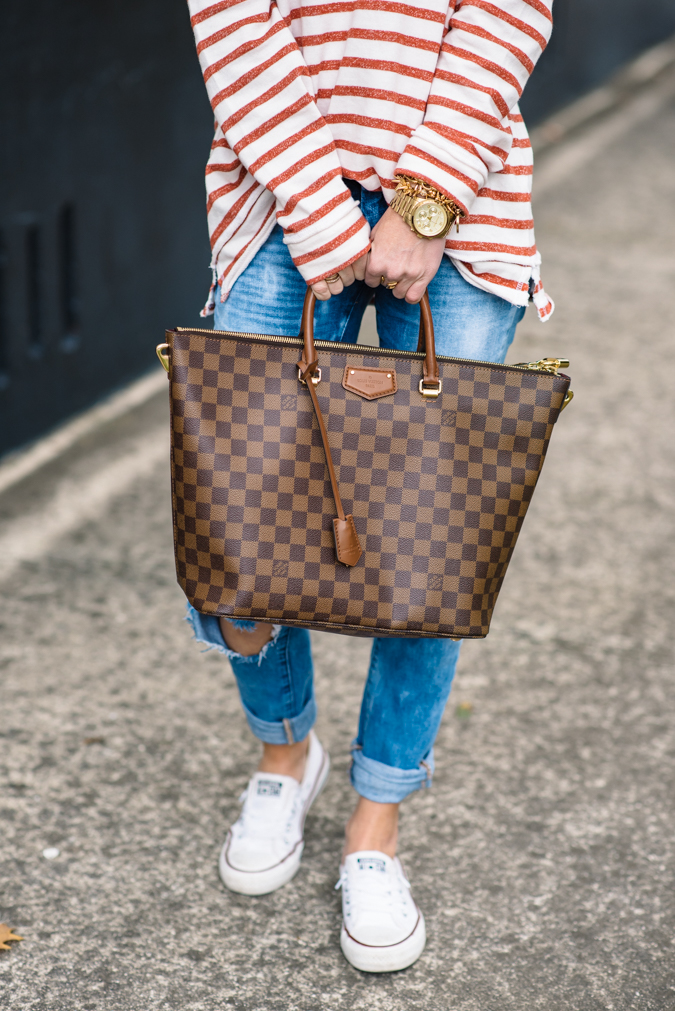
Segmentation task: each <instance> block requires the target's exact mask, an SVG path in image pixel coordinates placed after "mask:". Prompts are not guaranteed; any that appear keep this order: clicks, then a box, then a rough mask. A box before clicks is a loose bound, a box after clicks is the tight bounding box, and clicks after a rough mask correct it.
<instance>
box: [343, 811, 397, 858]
mask: <svg viewBox="0 0 675 1011" xmlns="http://www.w3.org/2000/svg"><path fill="white" fill-rule="evenodd" d="M398 807H399V805H398V804H379V803H377V802H376V801H373V800H366V798H365V797H359V801H358V804H357V805H356V808H355V810H354V813H353V814H352V816H351V818H350V819H349V821H348V822H347V828H346V831H345V845H344V850H343V852H342V856H343V858H344V857H346V856H348V855H349V854H350V853H358V852H359V851H360V850H377V851H378V852H380V853H386V854H387V856H389V857H394V856H396V846H397V843H398Z"/></svg>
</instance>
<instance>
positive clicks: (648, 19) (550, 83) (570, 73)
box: [521, 0, 675, 126]
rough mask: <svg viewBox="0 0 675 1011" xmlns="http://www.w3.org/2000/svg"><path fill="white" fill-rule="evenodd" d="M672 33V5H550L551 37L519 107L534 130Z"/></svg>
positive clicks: (644, 1) (597, 1)
mask: <svg viewBox="0 0 675 1011" xmlns="http://www.w3.org/2000/svg"><path fill="white" fill-rule="evenodd" d="M673 32H675V0H554V3H553V35H552V36H551V41H550V42H549V44H548V47H547V49H546V51H545V53H544V55H543V56H542V58H541V60H540V61H539V63H538V64H537V67H536V69H535V72H534V74H533V75H532V78H531V79H530V81H529V82H528V85H527V87H526V88H525V93H524V95H523V100H522V102H521V108H522V112H523V115H524V117H525V119H526V121H527V122H528V123H529V124H530V125H532V126H533V125H534V124H535V123H537V122H538V121H540V120H542V119H544V118H545V117H546V116H550V115H551V114H552V113H553V112H555V111H556V110H557V109H560V108H561V107H562V106H563V105H566V104H567V103H568V102H571V101H573V100H574V99H575V98H579V97H580V96H581V95H583V94H584V92H586V91H589V90H590V89H591V88H594V87H595V86H596V85H598V84H600V83H601V82H602V81H604V80H605V78H607V77H608V76H609V75H610V74H612V73H613V72H614V71H615V70H617V69H618V68H619V67H620V66H621V64H622V63H626V62H627V61H628V60H630V59H632V58H633V57H634V56H637V55H638V54H639V53H641V52H642V51H643V50H644V49H648V48H649V47H650V46H653V45H656V43H657V42H661V41H663V40H664V39H666V38H667V37H668V36H669V35H672V34H673Z"/></svg>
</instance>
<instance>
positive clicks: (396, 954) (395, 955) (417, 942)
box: [340, 913, 427, 972]
mask: <svg viewBox="0 0 675 1011" xmlns="http://www.w3.org/2000/svg"><path fill="white" fill-rule="evenodd" d="M426 943H427V932H426V927H425V925H424V917H423V916H422V914H421V913H420V918H419V920H418V921H417V924H416V926H415V929H414V930H413V932H412V934H410V935H409V936H408V937H406V938H405V939H404V940H403V941H400V942H399V943H398V944H390V945H386V946H383V947H377V946H375V945H371V944H360V943H359V941H355V940H354V938H353V937H351V936H350V934H348V933H347V929H346V927H345V925H344V924H343V925H342V932H341V933H340V947H341V948H342V954H343V955H344V956H345V958H346V959H347V961H348V962H349V963H350V965H353V966H354V968H355V969H360V970H361V972H397V971H398V970H399V969H407V968H408V966H409V965H412V964H413V962H416V961H417V959H418V958H419V957H420V955H421V954H422V952H423V951H424V947H425V945H426Z"/></svg>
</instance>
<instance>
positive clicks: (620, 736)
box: [0, 98, 675, 1011]
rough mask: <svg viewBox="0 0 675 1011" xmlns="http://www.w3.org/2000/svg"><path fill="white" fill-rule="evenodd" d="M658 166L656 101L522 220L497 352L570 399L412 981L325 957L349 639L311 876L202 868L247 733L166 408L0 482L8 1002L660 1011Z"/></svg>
mask: <svg viewBox="0 0 675 1011" xmlns="http://www.w3.org/2000/svg"><path fill="white" fill-rule="evenodd" d="M556 150H557V149H554V150H553V151H551V152H548V153H547V157H548V158H555V157H556ZM673 152H675V102H674V101H673V100H672V98H671V99H670V100H668V101H664V103H662V104H661V106H660V108H659V110H657V112H656V115H654V116H652V117H651V118H646V119H645V118H643V119H641V120H640V121H637V122H632V125H631V126H630V129H629V130H628V132H625V131H624V132H623V133H622V132H621V131H618V132H617V131H615V132H614V134H612V136H611V137H610V138H609V139H608V140H607V143H606V144H605V146H604V147H601V148H600V149H598V148H597V146H596V147H595V148H592V150H591V152H590V154H589V155H588V156H587V157H586V159H585V160H584V159H581V160H579V159H578V158H577V161H576V163H575V168H574V171H573V173H572V174H571V175H569V177H566V178H563V179H560V178H556V179H555V182H554V183H550V184H549V185H548V186H547V189H546V192H545V194H544V195H542V198H541V199H540V200H539V201H538V203H537V206H536V214H537V230H538V231H537V234H538V240H539V244H540V246H541V248H542V250H543V254H544V257H545V266H544V279H545V282H546V286H547V289H548V290H549V292H550V293H551V294H552V296H553V297H554V299H555V300H556V302H557V311H556V314H555V316H554V317H553V319H552V321H551V322H550V323H549V324H547V325H546V326H541V325H540V324H539V323H538V322H537V320H536V319H535V317H534V314H533V313H528V315H527V317H526V320H525V322H524V323H523V324H522V325H521V328H520V331H519V334H518V336H517V339H516V344H515V345H514V347H513V349H512V352H511V353H510V355H509V360H510V361H521V360H524V359H528V360H531V359H533V358H539V357H542V356H547V355H559V356H563V355H566V356H568V357H569V358H570V359H571V361H572V365H571V369H570V372H571V375H572V377H573V388H574V391H575V394H576V399H575V400H574V402H573V404H572V405H571V406H570V408H569V409H568V410H567V411H566V412H565V413H564V415H563V416H562V418H561V420H560V422H559V425H558V426H557V429H556V431H555V432H554V437H553V441H552V445H551V449H550V453H549V457H548V459H547V462H546V467H545V469H544V473H543V477H542V479H541V482H540V485H539V487H538V490H537V494H536V495H535V498H534V502H533V505H532V507H531V510H530V512H529V514H528V517H527V520H526V523H525V525H524V528H523V534H522V537H521V541H520V543H519V544H518V548H517V550H516V553H515V556H514V561H513V563H512V566H511V569H510V571H509V574H508V576H507V579H506V581H505V584H504V589H503V591H502V595H501V598H500V601H499V603H498V606H497V610H496V615H495V620H494V624H493V628H492V631H491V633H490V635H489V637H488V639H487V640H485V641H484V642H480V643H467V644H465V645H464V647H463V653H462V658H461V661H460V668H459V672H458V676H457V680H456V684H455V686H454V688H453V693H452V696H451V702H450V704H449V707H448V712H447V715H446V719H445V722H444V725H443V728H442V730H441V733H440V737H439V741H438V745H437V749H436V758H437V773H436V778H435V782H434V787H433V790H431V791H428V792H425V793H423V794H422V793H420V794H418V795H416V796H414V797H413V798H411V799H410V800H409V801H408V802H407V803H406V805H405V806H404V812H403V821H402V839H401V852H402V855H403V858H404V860H405V863H406V868H407V871H408V874H409V876H410V878H411V880H412V882H413V885H414V890H415V896H416V898H417V900H418V902H419V904H420V905H421V906H422V908H423V910H424V912H425V915H426V918H427V924H428V931H429V943H428V947H427V949H426V952H425V953H424V955H423V957H422V958H421V959H420V960H419V962H418V963H417V964H416V965H415V966H413V967H412V968H411V969H409V970H407V971H406V972H403V973H399V974H395V975H391V976H382V977H380V976H367V975H364V974H361V973H359V972H357V971H356V970H354V969H352V968H351V967H350V966H349V965H347V964H346V963H345V961H344V960H343V958H342V955H341V953H340V950H339V945H338V928H339V923H340V912H339V897H338V894H337V893H335V892H334V890H333V886H334V883H335V880H336V877H337V860H338V855H339V849H340V841H341V832H342V826H343V823H344V820H345V818H346V816H347V815H348V812H349V809H350V805H351V803H352V795H351V791H350V788H349V786H348V781H347V768H348V760H349V759H348V745H349V741H350V739H351V737H352V736H353V733H354V730H355V726H356V719H357V712H358V704H359V697H360V691H361V688H362V684H363V679H364V674H365V670H366V666H367V657H368V650H369V644H368V643H367V642H366V641H361V640H354V639H349V638H340V639H338V638H337V637H335V636H330V637H329V636H321V635H318V636H315V645H316V663H317V692H318V699H319V704H320V717H319V724H318V728H317V729H318V732H319V735H320V736H321V738H322V740H324V741H325V743H326V744H327V745H328V746H329V748H330V751H331V753H332V756H333V772H332V774H331V777H330V780H329V783H328V787H327V789H326V790H325V792H324V794H323V795H322V797H321V798H320V800H319V801H318V803H317V804H316V806H315V808H314V809H313V813H312V814H311V816H310V818H309V820H308V825H307V847H306V852H305V857H304V861H303V866H302V869H301V872H300V873H299V875H298V876H297V878H296V879H295V880H294V881H293V882H292V883H291V884H290V885H289V886H287V887H286V888H284V889H282V890H281V891H279V892H277V893H275V894H273V895H270V896H266V897H262V898H257V899H247V898H244V897H238V896H233V895H230V894H227V893H226V892H225V891H224V889H223V888H222V887H221V885H220V883H219V880H218V877H217V872H216V858H217V853H218V849H219V846H220V844H221V842H222V839H223V837H224V833H225V831H226V828H227V825H228V823H229V822H230V821H231V820H232V819H233V818H234V817H235V816H236V812H237V810H238V805H237V797H238V795H239V793H240V791H241V789H242V788H243V786H244V785H245V782H246V779H247V777H248V775H249V773H250V770H251V769H252V767H253V765H254V762H255V760H256V745H255V742H254V741H253V739H252V738H251V736H250V734H249V732H248V730H247V728H246V725H245V723H244V720H243V718H242V715H241V713H240V710H239V706H238V701H237V695H236V691H235V687H234V683H233V679H232V677H231V674H230V673H229V670H228V668H227V664H226V663H224V662H223V660H222V659H221V658H219V657H218V656H216V655H214V654H211V653H200V652H199V650H198V648H197V647H195V646H194V645H193V643H192V642H191V640H190V635H189V630H188V627H187V625H186V624H185V623H184V622H182V621H181V617H182V612H183V603H182V597H181V593H180V591H179V589H178V587H177V586H176V584H175V579H174V573H173V561H172V554H171V528H170V515H169V487H168V476H167V467H166V462H165V456H164V451H163V450H162V446H164V447H165V446H166V436H167V433H166V404H165V400H164V396H163V395H162V396H161V397H155V398H154V399H152V400H150V401H148V402H147V403H146V404H143V405H141V406H138V407H137V408H136V409H135V410H133V411H131V412H130V413H128V414H126V415H125V416H124V417H123V418H118V419H116V420H113V421H112V422H110V423H109V424H108V425H107V426H105V427H104V428H102V429H100V430H97V431H96V432H93V433H90V434H88V435H86V436H85V437H84V438H83V439H81V440H80V441H79V442H77V443H76V444H75V445H74V446H73V447H71V448H70V449H69V450H68V451H67V452H66V453H65V454H64V455H63V456H62V457H60V458H58V459H57V460H55V461H53V462H52V463H50V464H48V465H47V466H45V467H44V468H42V469H41V470H40V471H38V472H37V473H35V474H34V475H32V476H31V477H29V478H26V479H25V480H24V481H23V482H22V483H21V484H18V485H16V486H15V487H13V488H11V489H9V490H7V491H6V492H5V493H4V495H2V496H0V520H2V522H3V529H4V533H1V534H0V538H5V540H4V542H3V543H4V544H5V545H9V544H10V542H11V544H12V545H13V546H12V552H13V554H11V557H10V554H9V548H7V552H6V553H5V555H4V556H3V557H4V563H3V558H2V557H0V573H1V574H2V583H1V585H0V594H1V596H2V612H1V613H0V671H1V681H0V707H1V715H0V777H1V783H2V794H1V798H0V833H1V835H0V839H1V840H2V846H0V878H1V881H2V890H1V895H0V921H1V922H6V923H7V924H9V925H10V926H11V927H14V928H15V929H16V930H17V932H18V933H19V934H21V935H23V936H24V938H25V939H24V940H23V941H22V942H20V943H16V944H15V945H14V947H13V949H12V950H11V951H9V952H8V951H4V952H0V993H1V997H0V1004H1V1006H2V1007H3V1008H4V1009H6V1011H29V1009H30V1011H90V1009H91V1011H94V1009H95V1011H98V1009H103V1008H105V1009H108V1008H110V1009H115V1011H150V1009H170V1011H225V1009H232V1011H277V1009H278V1011H324V1009H325V1011H328V1009H330V1011H361V1009H363V1011H366V1009H367V1011H412V1009H415V1011H417V1009H419V1011H533V1009H541V1011H629V1009H630V1011H668V1009H673V1008H675V896H674V892H673V872H674V862H673V858H674V852H675V843H674V839H673V836H674V829H675V812H674V810H673V793H674V790H673V786H674V781H675V779H674V773H675V704H674V701H673V698H674V692H673V682H674V674H675V662H674V659H673V639H674V638H675V621H674V619H673V598H674V597H675V577H674V576H673V571H674V569H675V558H674V554H675V552H674V539H673V534H674V530H673V526H674V523H673V506H674V500H675V475H674V468H673V464H674V463H675V460H674V457H675V451H674V446H675V439H674V437H673V433H674V432H675V417H674V414H675V409H674V397H673V389H674V387H675V366H674V360H675V355H674V353H673V338H674V337H675V324H674V322H673V320H674V318H675V248H674V241H673V235H674V234H675V172H674V171H673ZM546 171H548V174H549V178H551V176H552V175H553V176H555V171H554V169H546ZM542 176H543V173H542ZM149 339H154V338H153V336H152V335H150V337H149ZM153 447H159V448H154V449H153ZM139 454H140V455H139ZM143 454H145V455H143ZM129 461H132V462H131V463H130V462H129ZM133 461H135V462H133ZM111 468H113V469H111ZM115 468H116V469H115ZM83 489H88V491H87V492H86V494H85V492H83ZM92 489H93V490H92ZM101 489H103V491H102V490H101ZM87 495H89V498H88V499H87V497H86V496H87ZM54 503H60V504H59V505H58V508H56V507H55V505H54ZM59 510H60V511H59ZM55 516H57V519H56V520H55V519H54V517H55ZM58 517H60V519H58ZM49 524H51V526H49ZM45 530H47V531H48V532H47V534H45V533H44V531H45ZM31 531H32V532H31ZM39 531H43V535H41V536H42V540H39V538H38V539H37V540H36V539H35V538H36V537H37V532H39ZM31 537H32V538H33V540H31ZM2 555H3V552H0V556H2ZM3 564H4V568H3V567H2V566H3ZM465 702H469V703H471V706H472V709H471V711H470V713H471V714H470V716H468V718H466V717H464V716H458V715H457V711H458V708H457V707H458V706H460V704H461V703H465ZM459 712H460V714H461V713H464V712H466V707H461V708H460V709H459ZM50 847H51V848H57V849H58V850H59V855H58V856H57V857H55V858H53V859H47V858H45V857H44V856H43V851H44V850H45V849H48V848H50Z"/></svg>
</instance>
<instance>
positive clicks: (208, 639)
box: [185, 602, 287, 744]
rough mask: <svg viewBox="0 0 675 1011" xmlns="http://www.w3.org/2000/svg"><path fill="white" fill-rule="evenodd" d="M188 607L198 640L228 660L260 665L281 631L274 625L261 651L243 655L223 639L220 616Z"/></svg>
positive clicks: (246, 624)
mask: <svg viewBox="0 0 675 1011" xmlns="http://www.w3.org/2000/svg"><path fill="white" fill-rule="evenodd" d="M186 608H187V611H186V614H185V620H186V621H187V622H188V623H189V625H190V626H191V628H192V631H193V632H194V636H195V639H196V641H197V642H203V643H204V645H205V646H206V647H207V648H208V649H215V650H217V651H218V652H219V653H223V654H224V655H225V656H226V657H227V658H228V660H232V659H235V658H236V659H237V660H240V661H243V662H244V663H246V662H249V663H257V664H258V666H260V664H261V663H262V661H263V658H264V656H265V654H266V653H267V651H268V649H269V648H270V646H271V645H272V644H273V643H274V642H275V641H276V638H277V636H278V635H279V632H280V631H281V625H273V626H272V638H271V639H270V641H269V642H266V643H265V645H264V646H263V648H262V649H261V650H260V652H259V653H254V654H253V655H252V656H242V655H241V653H235V651H234V650H233V649H230V648H229V646H228V645H227V643H226V642H225V640H224V639H223V633H222V632H221V631H220V620H219V619H218V618H216V617H214V616H213V615H211V614H200V613H199V611H196V610H195V609H194V607H193V606H192V604H190V603H189V602H186ZM226 620H227V621H231V622H232V624H233V625H234V626H235V628H242V629H248V630H250V629H253V628H255V626H256V622H255V621H247V620H245V619H239V618H227V619H226ZM269 743H270V744H273V743H277V742H276V741H270V742H269ZM281 743H283V744H286V743H287V742H286V741H282V742H281Z"/></svg>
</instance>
